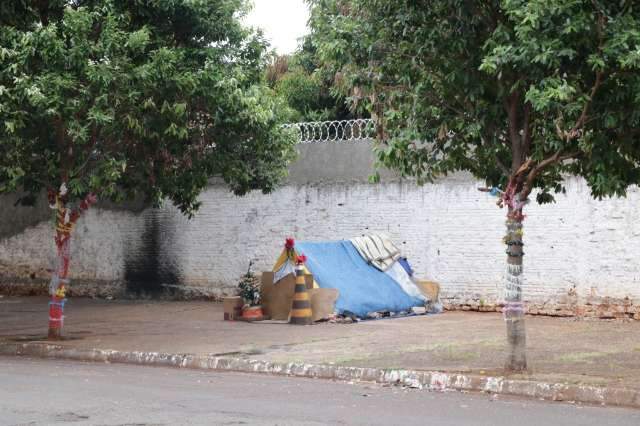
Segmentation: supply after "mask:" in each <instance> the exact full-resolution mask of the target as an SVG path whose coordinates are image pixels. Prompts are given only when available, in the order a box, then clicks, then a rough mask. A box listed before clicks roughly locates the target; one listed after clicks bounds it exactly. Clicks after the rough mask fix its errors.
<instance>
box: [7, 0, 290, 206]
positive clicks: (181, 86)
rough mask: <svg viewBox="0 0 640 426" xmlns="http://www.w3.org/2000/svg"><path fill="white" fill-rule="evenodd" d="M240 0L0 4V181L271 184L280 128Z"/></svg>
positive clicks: (39, 185)
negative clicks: (244, 23) (214, 179)
mask: <svg viewBox="0 0 640 426" xmlns="http://www.w3.org/2000/svg"><path fill="white" fill-rule="evenodd" d="M246 10H247V5H246V2H245V0H200V1H187V0H162V1H160V0H132V1H130V0H100V1H98V0H49V1H46V0H39V1H29V0H17V1H12V2H2V4H0V192H7V191H22V190H23V191H26V192H27V193H31V194H37V193H39V192H40V191H42V190H43V189H49V190H55V191H58V188H59V187H60V186H61V184H63V183H64V184H65V186H66V188H68V191H66V192H65V193H66V194H68V195H66V196H65V197H66V201H68V202H73V201H74V200H76V201H77V200H81V199H83V198H84V197H85V196H86V194H89V193H94V194H96V195H97V196H98V197H99V198H108V199H112V200H114V201H121V200H123V199H124V198H128V197H136V196H141V195H144V196H145V197H146V198H148V199H150V200H151V201H153V202H155V203H159V202H160V201H161V200H163V199H165V198H168V199H170V200H172V201H173V202H174V203H175V204H176V206H177V207H179V208H180V209H181V210H182V211H183V212H185V213H188V214H191V213H193V211H194V210H195V209H196V208H197V206H198V202H197V196H198V194H199V193H200V191H201V190H202V189H203V188H204V187H205V186H206V185H207V183H208V179H209V178H211V177H214V176H217V177H220V178H222V179H224V181H225V182H227V183H228V184H229V185H230V187H231V188H232V189H233V190H234V191H235V192H236V193H239V194H242V193H244V192H246V191H248V190H251V189H258V188H259V189H262V190H264V191H269V190H271V189H272V188H273V187H274V185H276V184H277V183H278V182H279V181H280V180H281V178H282V177H283V176H284V175H285V173H286V166H287V162H288V160H289V159H290V158H291V156H292V153H293V144H294V142H295V141H294V138H293V135H291V134H289V133H288V132H287V131H285V130H283V129H282V128H281V126H280V124H281V123H282V121H283V119H284V117H283V116H282V113H281V111H282V110H283V108H284V107H283V105H282V103H281V102H279V101H278V99H277V98H276V97H274V96H273V93H272V91H271V90H270V89H269V88H268V87H267V85H266V84H265V82H264V67H265V65H266V60H267V55H266V43H265V41H264V40H263V39H262V37H261V36H260V35H259V34H255V33H253V32H252V31H251V30H249V29H247V28H245V27H243V26H242V25H241V22H240V18H241V17H242V16H243V14H244V13H245V12H246Z"/></svg>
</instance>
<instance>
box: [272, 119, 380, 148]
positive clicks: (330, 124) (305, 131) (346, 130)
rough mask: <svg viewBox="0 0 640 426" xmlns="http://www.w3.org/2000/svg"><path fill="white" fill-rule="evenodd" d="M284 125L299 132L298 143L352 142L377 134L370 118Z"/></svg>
mask: <svg viewBox="0 0 640 426" xmlns="http://www.w3.org/2000/svg"><path fill="white" fill-rule="evenodd" d="M284 127H285V128H289V129H295V130H296V131H297V132H298V137H299V140H298V143H316V142H350V141H360V140H365V139H371V138H373V137H374V136H375V126H374V123H373V120H372V119H370V118H357V119H353V120H340V121H309V122H305V123H289V124H285V125H284Z"/></svg>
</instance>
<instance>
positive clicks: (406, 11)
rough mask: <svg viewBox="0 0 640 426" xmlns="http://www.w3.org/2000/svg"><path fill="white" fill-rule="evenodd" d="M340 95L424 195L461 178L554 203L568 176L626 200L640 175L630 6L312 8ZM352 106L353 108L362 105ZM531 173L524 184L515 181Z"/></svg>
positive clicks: (330, 3) (557, 1) (359, 3)
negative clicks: (371, 119) (465, 174)
mask: <svg viewBox="0 0 640 426" xmlns="http://www.w3.org/2000/svg"><path fill="white" fill-rule="evenodd" d="M311 5H312V13H311V21H310V22H311V28H312V36H311V39H312V40H314V43H315V47H316V48H317V50H318V52H319V53H320V55H321V57H322V59H323V61H324V64H325V65H324V66H325V69H326V70H328V72H332V73H333V74H334V75H335V77H336V80H337V81H340V85H339V87H340V88H341V91H342V94H343V95H345V96H347V99H349V100H351V101H352V102H353V103H354V104H359V106H360V107H362V106H363V105H364V106H366V108H367V109H368V110H369V111H370V112H371V113H372V115H374V116H375V118H376V119H377V121H378V125H379V126H380V128H381V129H382V132H381V134H382V136H383V137H382V138H381V140H380V141H379V146H378V147H377V149H376V153H377V156H378V159H379V162H380V163H381V164H382V165H384V166H386V167H391V168H394V169H396V170H398V171H399V172H400V173H401V174H402V175H406V176H414V177H416V178H417V180H418V181H419V182H422V181H429V180H430V179H432V178H434V177H436V176H438V175H443V174H446V173H449V172H453V171H457V170H467V171H470V172H471V173H473V174H474V175H475V176H476V177H478V178H480V179H484V180H485V181H487V183H488V184H489V185H490V186H494V185H502V186H503V187H504V185H505V184H506V182H507V181H508V180H510V179H511V180H514V181H515V182H516V183H517V185H518V186H517V188H518V190H519V191H522V192H523V193H524V194H526V195H528V193H529V191H531V190H532V189H533V188H538V189H539V194H540V195H539V196H538V201H539V202H549V201H551V200H552V198H553V196H552V194H551V192H552V190H554V191H555V189H556V188H558V185H559V184H560V183H561V182H562V178H563V174H566V173H571V174H575V175H579V176H583V177H584V178H585V179H586V180H587V182H588V183H589V184H590V185H591V187H592V190H593V193H594V196H604V195H619V194H623V193H624V188H625V187H626V186H627V185H629V184H632V183H636V182H638V173H637V170H638V167H639V166H640V112H639V111H640V95H638V93H640V62H639V60H640V56H639V55H640V9H638V8H635V7H632V5H631V3H630V2H628V1H622V2H592V1H583V0H502V1H489V2H486V1H466V0H453V1H426V0H424V1H408V0H402V1H397V2H392V3H391V2H385V1H382V0H312V1H311ZM354 94H357V96H354ZM524 164H528V167H526V168H525V169H524V170H521V171H520V172H518V171H519V170H520V167H521V166H522V165H524Z"/></svg>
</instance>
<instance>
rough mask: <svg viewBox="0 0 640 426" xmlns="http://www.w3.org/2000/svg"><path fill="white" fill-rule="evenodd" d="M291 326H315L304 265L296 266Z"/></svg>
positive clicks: (290, 316)
mask: <svg viewBox="0 0 640 426" xmlns="http://www.w3.org/2000/svg"><path fill="white" fill-rule="evenodd" d="M289 324H297V325H311V324H313V315H312V313H311V300H310V299H309V293H307V284H306V283H305V279H304V267H303V265H302V263H299V264H298V265H296V287H295V291H294V292H293V303H292V304H291V314H290V315H289Z"/></svg>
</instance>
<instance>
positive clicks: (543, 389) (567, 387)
mask: <svg viewBox="0 0 640 426" xmlns="http://www.w3.org/2000/svg"><path fill="white" fill-rule="evenodd" d="M0 355H6V356H31V357H39V358H56V359H68V360H76V361H94V362H108V363H123V364H136V365H149V366H163V367H178V368H191V369H200V370H215V371H234V372H243V373H261V374H272V375H279V376H295V377H307V378H320V379H329V380H339V381H349V382H351V381H353V382H375V383H379V384H387V385H400V386H408V387H411V388H417V389H426V390H430V391H469V392H486V393H492V394H499V395H512V396H522V397H528V398H536V399H545V400H551V401H571V402H579V403H585V404H601V405H609V406H623V407H633V408H640V391H638V390H634V389H629V388H613V387H598V386H590V385H576V384H566V383H548V382H539V381H532V380H517V379H508V378H505V377H496V376H494V377H490V376H480V375H468V374H458V373H446V372H439V371H416V370H402V369H382V368H367V367H344V366H335V365H330V364H324V365H322V364H318V365H317V364H306V363H294V362H291V363H281V362H270V361H260V360H248V359H242V358H227V357H217V356H209V355H191V354H170V353H159V352H125V351H116V350H103V349H73V348H65V347H64V346H61V345H51V344H42V343H0Z"/></svg>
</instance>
